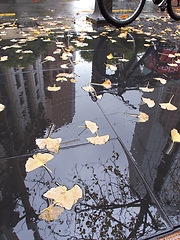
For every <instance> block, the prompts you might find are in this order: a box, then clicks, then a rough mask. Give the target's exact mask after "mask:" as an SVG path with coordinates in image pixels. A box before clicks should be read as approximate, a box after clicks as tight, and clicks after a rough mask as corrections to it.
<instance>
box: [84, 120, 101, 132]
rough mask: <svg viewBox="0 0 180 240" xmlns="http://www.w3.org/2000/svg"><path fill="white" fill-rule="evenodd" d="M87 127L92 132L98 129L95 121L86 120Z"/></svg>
mask: <svg viewBox="0 0 180 240" xmlns="http://www.w3.org/2000/svg"><path fill="white" fill-rule="evenodd" d="M85 124H86V127H87V128H88V129H89V130H90V131H91V132H92V133H95V132H97V130H98V126H97V124H96V123H95V122H91V121H85Z"/></svg>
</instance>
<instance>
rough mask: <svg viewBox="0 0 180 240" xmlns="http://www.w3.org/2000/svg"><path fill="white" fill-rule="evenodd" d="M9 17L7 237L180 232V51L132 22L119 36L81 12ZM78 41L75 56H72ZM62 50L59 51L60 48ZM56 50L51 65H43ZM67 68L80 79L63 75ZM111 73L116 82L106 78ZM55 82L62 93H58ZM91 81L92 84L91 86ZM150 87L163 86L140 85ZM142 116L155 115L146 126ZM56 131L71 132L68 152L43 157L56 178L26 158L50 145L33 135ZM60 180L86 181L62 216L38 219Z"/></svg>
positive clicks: (4, 114)
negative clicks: (88, 124)
mask: <svg viewBox="0 0 180 240" xmlns="http://www.w3.org/2000/svg"><path fill="white" fill-rule="evenodd" d="M52 15H53V12H52ZM5 20H7V19H5ZM5 20H4V19H1V26H2V29H1V36H0V37H1V38H2V40H1V42H0V45H1V48H0V57H3V56H8V59H7V60H6V61H1V62H0V103H1V104H3V105H4V106H5V109H4V110H3V111H1V112H0V239H20V240H22V239H27V240H31V239H43V240H44V239H86V240H87V239H94V240H95V239H150V238H152V239H158V237H157V236H158V235H159V234H161V233H164V232H167V231H170V230H172V229H174V228H177V227H179V223H180V220H179V216H180V212H179V210H180V209H179V199H180V198H179V197H180V192H179V184H180V174H179V173H180V169H179V168H180V166H179V157H180V151H179V143H178V142H177V143H176V142H175V143H174V144H173V141H172V130H173V129H174V130H175V131H176V132H177V136H178V134H179V132H180V118H179V107H180V101H179V100H180V64H179V63H177V66H175V65H172V63H175V61H177V60H178V59H180V57H179V56H178V53H179V52H180V49H179V48H178V47H177V46H176V45H171V44H170V43H169V42H167V41H164V39H163V38H160V37H153V36H148V35H146V34H138V33H137V32H136V31H133V30H132V29H131V28H129V29H128V32H127V36H126V37H120V36H119V37H118V35H119V34H120V33H121V30H118V31H117V30H115V29H113V28H102V27H99V28H98V27H94V26H91V24H89V23H86V22H85V21H84V20H83V21H81V19H79V20H76V21H74V19H67V18H63V17H61V18H60V17H59V18H56V19H55V18H52V17H49V16H46V17H43V18H41V17H39V18H36V19H32V18H20V19H17V20H16V21H15V22H14V23H13V20H11V19H8V21H5ZM3 21H4V22H5V24H4V25H2V23H3ZM83 29H85V30H83ZM82 30H83V31H82ZM125 32H126V31H125ZM32 36H33V37H35V39H32ZM28 37H31V38H28ZM27 38H28V41H27ZM153 38H154V39H153ZM12 39H13V40H12ZM22 39H25V40H24V41H23V40H22ZM57 43H59V45H60V46H58V45H57ZM84 43H86V44H84ZM13 44H16V45H15V46H13V47H12V45H13ZM78 44H79V45H78ZM83 44H84V45H83ZM146 44H149V46H147V45H146ZM17 45H18V46H20V47H18V46H17ZM8 46H9V47H8ZM69 46H73V49H71V51H70V52H69V53H71V55H69V57H68V59H67V60H63V59H62V57H61V56H62V53H63V52H66V51H67V50H68V49H69ZM57 48H58V49H61V51H62V52H61V53H60V54H55V53H54V51H55V50H57ZM19 49H20V50H19ZM18 50H19V51H18ZM27 50H28V52H26V51H27ZM29 50H31V51H32V52H30V51H29ZM110 53H111V54H112V55H113V59H112V60H109V59H107V56H108V55H109V54H110ZM169 54H173V55H174V57H172V56H171V55H169ZM47 56H51V57H54V58H55V59H54V61H46V62H45V58H46V57H47ZM122 59H127V61H125V60H124V61H122ZM177 62H178V61H177ZM63 64H66V66H64V65H63ZM107 64H110V65H113V66H116V68H115V69H114V70H113V69H110V67H109V66H108V65H107ZM64 67H66V68H64ZM59 73H68V74H74V75H73V76H71V77H70V78H67V79H64V80H62V79H61V81H58V82H57V81H56V78H57V74H59ZM155 78H163V79H165V80H166V84H164V82H163V83H161V82H160V80H156V79H155ZM72 79H73V80H72ZM106 80H110V81H111V83H112V85H111V87H110V88H106V87H105V86H104V85H97V84H102V83H104V82H105V81H106ZM54 85H56V86H57V87H61V88H60V90H59V91H56V92H52V91H49V90H48V87H49V86H54ZM89 85H91V86H93V87H94V91H92V92H87V91H84V90H83V89H82V87H84V86H89ZM147 86H148V87H149V88H154V91H153V92H143V91H142V90H140V87H147ZM99 95H102V96H101V98H99V97H98V96H99ZM142 98H150V99H151V100H153V101H154V102H155V106H154V107H152V108H150V107H148V105H147V104H143V101H142ZM171 98H172V100H171V103H172V104H173V105H174V106H176V107H177V109H176V110H174V111H172V110H167V109H162V108H161V107H160V105H159V104H160V103H168V102H169V101H170V99H171ZM141 112H143V113H146V114H147V116H148V119H147V121H145V122H141V119H140V117H139V116H140V113H141ZM130 114H131V115H130ZM133 115H135V116H133ZM86 120H88V121H92V122H95V123H96V124H97V125H98V127H99V128H98V135H99V136H104V135H109V136H110V138H109V141H108V142H107V143H106V144H103V145H93V144H91V143H89V142H88V141H87V140H86V138H88V137H93V136H96V134H95V133H94V134H92V133H91V132H90V131H89V129H86V128H83V127H82V126H85V121H86ZM48 136H50V137H51V138H53V139H54V138H62V142H61V143H62V144H61V145H60V148H59V152H58V153H52V152H51V154H52V155H53V156H54V158H53V159H52V160H51V161H49V162H48V163H46V166H47V167H48V168H49V169H50V170H51V173H50V172H49V171H48V170H47V169H46V168H45V167H39V168H37V169H35V170H33V171H31V172H26V169H25V164H26V162H27V160H28V158H29V157H32V156H33V154H37V153H45V152H48V151H47V150H46V149H39V148H38V146H37V145H36V141H35V140H36V139H37V138H41V139H42V138H47V137H48ZM176 141H179V140H178V137H177V139H176ZM58 185H62V186H66V188H67V189H68V190H69V189H71V188H72V187H73V186H74V185H78V186H79V187H80V188H81V189H82V193H83V196H82V197H81V198H79V199H78V201H77V202H76V203H75V204H74V205H73V206H72V208H71V210H67V209H64V211H63V212H62V214H61V215H59V217H57V219H55V220H53V221H46V220H43V219H40V218H39V215H40V213H41V211H42V210H43V209H45V208H47V207H48V206H49V203H48V201H47V198H45V197H44V196H43V194H44V193H45V192H47V191H48V190H49V189H51V188H52V187H53V188H55V187H57V186H58ZM51 203H52V202H51ZM153 237H154V238H153Z"/></svg>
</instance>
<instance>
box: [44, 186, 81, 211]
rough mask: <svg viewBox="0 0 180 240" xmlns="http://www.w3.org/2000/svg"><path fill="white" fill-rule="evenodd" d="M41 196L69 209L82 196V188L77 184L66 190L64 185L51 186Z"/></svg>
mask: <svg viewBox="0 0 180 240" xmlns="http://www.w3.org/2000/svg"><path fill="white" fill-rule="evenodd" d="M43 196H44V197H46V198H52V199H54V204H56V205H59V206H61V207H64V208H65V209H67V210H70V209H71V208H72V206H73V205H74V204H75V203H76V202H77V200H78V199H79V198H82V189H81V188H80V187H79V186H78V185H74V187H73V188H72V189H70V190H67V188H66V187H65V186H59V187H57V188H51V189H50V190H49V191H47V192H46V193H45V194H44V195H43Z"/></svg>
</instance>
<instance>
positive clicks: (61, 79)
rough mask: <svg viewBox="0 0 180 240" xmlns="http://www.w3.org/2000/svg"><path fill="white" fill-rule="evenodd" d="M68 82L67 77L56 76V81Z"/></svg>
mask: <svg viewBox="0 0 180 240" xmlns="http://www.w3.org/2000/svg"><path fill="white" fill-rule="evenodd" d="M60 81H61V82H67V78H65V77H58V78H56V82H60Z"/></svg>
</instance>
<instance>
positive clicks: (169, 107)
mask: <svg viewBox="0 0 180 240" xmlns="http://www.w3.org/2000/svg"><path fill="white" fill-rule="evenodd" d="M173 97H174V95H173V96H172V97H171V99H170V100H169V102H168V103H160V104H159V105H160V106H161V108H163V109H167V110H170V111H175V110H177V107H176V106H174V105H173V104H171V101H172V99H173Z"/></svg>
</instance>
